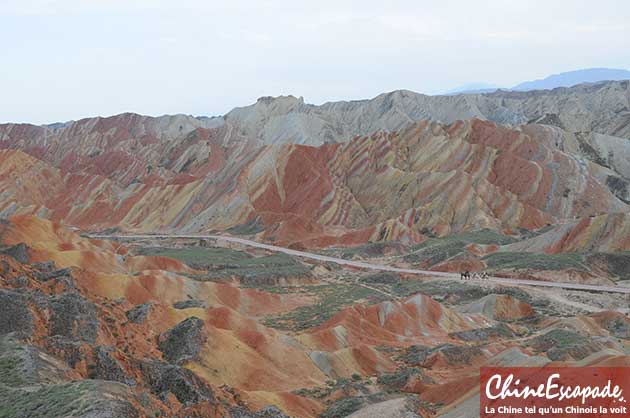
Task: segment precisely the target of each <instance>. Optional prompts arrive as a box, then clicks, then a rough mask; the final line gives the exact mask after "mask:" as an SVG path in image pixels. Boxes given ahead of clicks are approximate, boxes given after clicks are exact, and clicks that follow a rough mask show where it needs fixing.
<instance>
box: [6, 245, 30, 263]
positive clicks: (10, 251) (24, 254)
mask: <svg viewBox="0 0 630 418" xmlns="http://www.w3.org/2000/svg"><path fill="white" fill-rule="evenodd" d="M29 251H30V250H29V248H28V246H27V245H26V244H23V243H20V244H17V245H13V246H11V247H9V248H5V249H0V254H6V255H8V256H10V257H13V258H15V259H16V260H17V261H19V262H20V263H28V260H29V258H30V255H29Z"/></svg>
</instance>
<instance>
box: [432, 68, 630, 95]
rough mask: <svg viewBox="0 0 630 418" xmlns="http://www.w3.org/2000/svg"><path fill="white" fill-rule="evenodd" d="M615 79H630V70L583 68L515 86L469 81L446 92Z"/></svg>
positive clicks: (542, 87)
mask: <svg viewBox="0 0 630 418" xmlns="http://www.w3.org/2000/svg"><path fill="white" fill-rule="evenodd" d="M614 80H630V71H628V70H621V69H615V68H586V69H583V70H575V71H567V72H564V73H560V74H552V75H550V76H548V77H546V78H543V79H540V80H532V81H525V82H522V83H520V84H517V85H515V86H513V87H499V86H497V85H496V84H490V83H469V84H465V85H463V86H460V87H457V88H454V89H451V90H448V91H446V92H445V93H444V94H446V95H453V94H463V93H465V94H479V93H492V92H494V91H496V90H514V91H529V90H551V89H555V88H557V87H571V86H575V85H577V84H582V83H596V82H598V81H614Z"/></svg>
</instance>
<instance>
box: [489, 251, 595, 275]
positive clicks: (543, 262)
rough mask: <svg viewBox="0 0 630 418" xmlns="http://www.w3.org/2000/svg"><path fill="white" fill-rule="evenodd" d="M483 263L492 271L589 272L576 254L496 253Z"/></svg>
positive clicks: (581, 256)
mask: <svg viewBox="0 0 630 418" xmlns="http://www.w3.org/2000/svg"><path fill="white" fill-rule="evenodd" d="M483 261H485V262H486V265H487V266H488V268H489V269H492V270H521V269H532V270H563V269H576V270H582V271H588V270H589V268H588V266H587V265H586V264H585V260H584V256H583V255H582V254H578V253H563V254H541V253H527V252H498V253H494V254H489V255H487V256H485V257H484V258H483Z"/></svg>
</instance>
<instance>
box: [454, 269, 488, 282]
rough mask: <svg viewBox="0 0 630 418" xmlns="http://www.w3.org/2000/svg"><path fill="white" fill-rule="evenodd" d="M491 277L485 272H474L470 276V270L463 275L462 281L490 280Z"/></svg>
mask: <svg viewBox="0 0 630 418" xmlns="http://www.w3.org/2000/svg"><path fill="white" fill-rule="evenodd" d="M489 277H490V276H488V273H486V272H485V271H483V272H481V273H477V272H474V273H472V274H470V272H469V271H468V270H466V271H463V272H462V273H461V279H462V280H471V279H473V280H475V279H476V280H488V278H489Z"/></svg>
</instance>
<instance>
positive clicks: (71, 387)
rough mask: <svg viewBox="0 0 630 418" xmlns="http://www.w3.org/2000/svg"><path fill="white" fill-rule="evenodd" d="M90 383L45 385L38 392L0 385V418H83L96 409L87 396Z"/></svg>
mask: <svg viewBox="0 0 630 418" xmlns="http://www.w3.org/2000/svg"><path fill="white" fill-rule="evenodd" d="M94 390H95V387H94V385H93V384H92V383H91V382H72V383H64V384H59V385H48V386H42V387H41V388H39V389H36V390H22V389H13V388H8V387H6V386H4V385H2V384H0V418H48V417H66V416H77V415H81V414H83V413H85V412H87V411H89V410H91V409H92V408H93V407H94V402H93V400H92V399H88V398H89V397H88V396H86V394H88V392H91V391H94Z"/></svg>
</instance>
